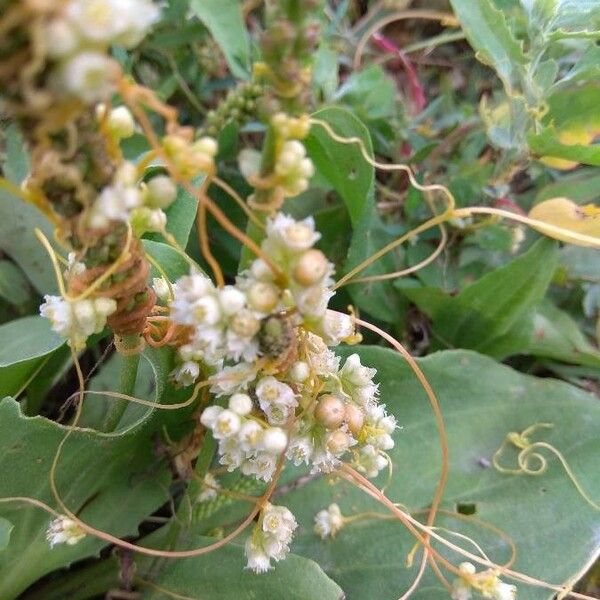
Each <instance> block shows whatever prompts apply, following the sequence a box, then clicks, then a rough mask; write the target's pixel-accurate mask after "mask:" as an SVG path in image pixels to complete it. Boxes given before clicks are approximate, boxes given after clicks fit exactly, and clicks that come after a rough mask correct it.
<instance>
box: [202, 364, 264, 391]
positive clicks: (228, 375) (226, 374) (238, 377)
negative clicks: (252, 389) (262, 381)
mask: <svg viewBox="0 0 600 600" xmlns="http://www.w3.org/2000/svg"><path fill="white" fill-rule="evenodd" d="M254 379H256V368H255V367H254V366H253V365H251V364H248V363H245V362H241V363H238V364H237V365H233V366H232V367H224V368H223V369H221V371H220V372H219V373H217V374H216V375H213V376H212V377H211V378H210V382H211V388H210V391H211V393H213V394H215V395H216V396H217V397H219V396H225V395H227V396H228V395H231V394H234V393H235V392H240V391H244V390H247V389H248V384H250V383H252V382H253V381H254Z"/></svg>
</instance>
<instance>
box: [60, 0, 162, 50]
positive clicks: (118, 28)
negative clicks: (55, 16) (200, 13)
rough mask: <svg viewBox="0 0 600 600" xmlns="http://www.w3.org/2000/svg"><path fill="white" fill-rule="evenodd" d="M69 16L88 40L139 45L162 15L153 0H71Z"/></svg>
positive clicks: (68, 9)
mask: <svg viewBox="0 0 600 600" xmlns="http://www.w3.org/2000/svg"><path fill="white" fill-rule="evenodd" d="M66 16H67V18H68V19H69V21H70V22H71V23H72V25H73V26H74V27H76V28H77V30H78V32H79V34H80V35H81V36H82V37H83V38H84V39H85V40H87V41H89V42H92V43H100V44H106V45H108V44H111V43H119V44H122V45H123V46H125V47H127V48H131V47H133V46H135V45H136V44H137V43H138V42H139V41H140V40H141V38H142V37H143V36H144V34H145V32H146V31H147V29H148V28H149V27H150V26H151V25H152V24H153V23H154V22H155V21H156V20H157V19H158V16H159V10H158V8H157V7H156V5H154V4H153V3H152V2H151V1H150V0H71V1H70V2H69V3H68V4H67V8H66Z"/></svg>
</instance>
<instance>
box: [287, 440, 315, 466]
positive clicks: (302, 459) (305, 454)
mask: <svg viewBox="0 0 600 600" xmlns="http://www.w3.org/2000/svg"><path fill="white" fill-rule="evenodd" d="M312 453H313V444H312V441H311V439H310V438H309V437H308V436H301V437H296V438H292V441H291V442H290V445H289V446H288V449H287V452H286V454H285V455H286V457H287V458H288V459H289V460H291V461H292V462H293V463H294V465H296V466H297V467H299V466H300V465H301V464H302V463H304V464H308V461H309V460H310V458H311V456H312Z"/></svg>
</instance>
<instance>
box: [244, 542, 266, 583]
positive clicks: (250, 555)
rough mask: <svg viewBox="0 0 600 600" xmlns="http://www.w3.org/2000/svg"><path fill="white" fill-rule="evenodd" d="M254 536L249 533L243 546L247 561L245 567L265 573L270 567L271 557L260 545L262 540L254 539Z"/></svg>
mask: <svg viewBox="0 0 600 600" xmlns="http://www.w3.org/2000/svg"><path fill="white" fill-rule="evenodd" d="M254 538H255V536H254V535H251V536H250V537H249V538H248V539H247V540H246V546H245V548H244V550H245V553H246V558H247V559H248V563H247V565H246V568H247V569H251V570H252V571H254V572H255V573H257V574H258V573H266V572H267V571H268V570H269V569H270V568H271V558H270V557H269V555H268V554H267V553H266V552H265V550H264V549H263V547H262V544H261V542H262V540H261V539H260V538H259V539H257V540H255V539H254Z"/></svg>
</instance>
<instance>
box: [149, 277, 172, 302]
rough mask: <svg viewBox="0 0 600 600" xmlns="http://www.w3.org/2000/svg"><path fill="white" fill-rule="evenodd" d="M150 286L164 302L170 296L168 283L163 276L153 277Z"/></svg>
mask: <svg viewBox="0 0 600 600" xmlns="http://www.w3.org/2000/svg"><path fill="white" fill-rule="evenodd" d="M152 288H153V289H154V291H155V292H156V297H157V298H158V299H159V300H162V301H163V302H166V301H167V300H168V299H169V298H170V296H171V290H170V289H169V284H168V283H167V280H166V279H165V278H164V277H154V278H153V279H152Z"/></svg>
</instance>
